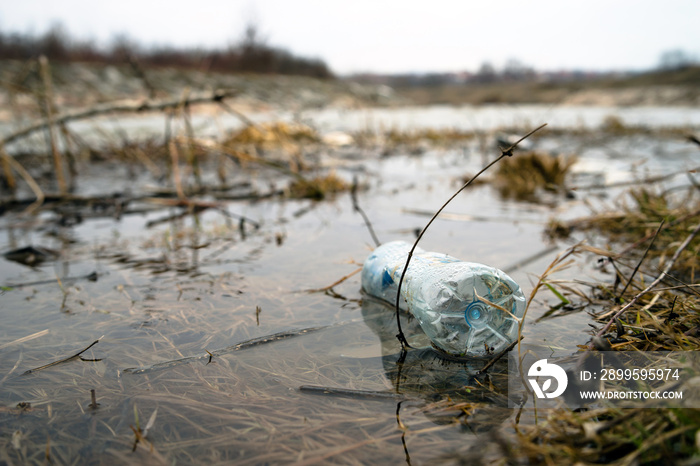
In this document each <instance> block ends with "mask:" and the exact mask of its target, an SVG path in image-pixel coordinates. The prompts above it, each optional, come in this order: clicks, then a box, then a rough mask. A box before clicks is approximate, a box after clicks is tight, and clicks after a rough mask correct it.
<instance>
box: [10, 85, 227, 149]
mask: <svg viewBox="0 0 700 466" xmlns="http://www.w3.org/2000/svg"><path fill="white" fill-rule="evenodd" d="M236 94H237V92H234V91H216V92H213V93H209V94H203V95H198V96H191V97H188V99H187V101H186V102H185V104H187V105H192V104H199V103H204V102H223V100H224V99H226V98H228V97H232V96H234V95H236ZM182 104H183V101H182V99H181V98H178V99H175V100H166V101H155V102H153V101H145V102H137V103H133V102H116V103H109V104H101V105H96V106H94V107H91V108H88V109H85V110H79V111H76V112H68V113H64V114H61V115H57V116H56V117H55V118H54V120H53V123H54V124H63V123H68V122H70V121H76V120H84V119H86V118H90V117H94V116H98V115H104V114H107V113H139V112H147V111H164V110H168V109H173V108H177V107H179V106H181V105H182ZM47 126H48V123H47V122H46V121H45V120H42V121H40V122H38V123H34V124H32V125H30V126H27V127H25V128H22V129H20V130H18V131H15V132H14V133H11V134H9V135H7V136H5V137H3V138H2V139H0V143H2V144H9V143H11V142H14V141H16V140H18V139H22V138H24V137H27V136H28V135H30V134H32V133H35V132H36V131H39V130H41V129H44V128H46V127H47Z"/></svg>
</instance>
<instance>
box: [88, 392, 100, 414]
mask: <svg viewBox="0 0 700 466" xmlns="http://www.w3.org/2000/svg"><path fill="white" fill-rule="evenodd" d="M90 400H91V401H90V409H92V410H95V409H97V407H98V406H99V403H98V402H97V395H96V394H95V389H94V388H91V389H90Z"/></svg>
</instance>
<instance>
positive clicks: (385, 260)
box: [362, 241, 525, 356]
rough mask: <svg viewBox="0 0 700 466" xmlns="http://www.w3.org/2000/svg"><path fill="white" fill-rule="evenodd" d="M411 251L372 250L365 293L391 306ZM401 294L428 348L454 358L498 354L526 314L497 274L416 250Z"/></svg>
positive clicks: (393, 245) (508, 282)
mask: <svg viewBox="0 0 700 466" xmlns="http://www.w3.org/2000/svg"><path fill="white" fill-rule="evenodd" d="M410 250H411V245H410V244H408V243H406V242H403V241H393V242H390V243H385V244H383V245H381V246H379V247H378V248H377V249H375V250H374V251H373V252H372V254H370V256H369V257H368V258H367V260H366V261H365V263H364V265H363V267H362V287H363V289H364V290H365V292H367V293H369V294H370V295H372V296H374V297H377V298H381V299H383V300H385V301H388V302H390V303H391V304H394V303H395V302H396V293H397V291H398V284H399V280H400V279H401V273H402V272H403V269H404V266H405V264H406V258H407V257H408V253H409V251H410ZM401 295H402V297H403V298H404V299H401V300H400V306H401V308H402V309H404V310H406V309H407V310H408V311H409V312H410V313H411V314H412V315H413V316H414V317H415V318H416V319H417V320H418V322H419V323H420V326H421V328H422V329H423V331H424V332H425V333H426V335H427V336H428V337H429V338H430V340H431V342H432V343H433V345H434V346H435V347H437V348H438V349H440V350H442V351H444V352H446V353H449V354H451V355H455V356H487V355H490V354H496V353H498V352H500V351H502V350H503V349H505V348H506V347H507V346H508V345H510V344H511V343H512V342H513V341H515V339H516V338H517V334H518V323H519V320H520V319H521V318H522V316H523V314H524V312H525V296H523V293H522V291H521V290H520V286H518V284H517V283H515V281H513V279H512V278H510V277H509V276H508V275H506V274H505V273H504V272H502V271H501V270H498V269H495V268H493V267H489V266H486V265H483V264H477V263H473V262H464V261H461V260H459V259H457V258H455V257H452V256H448V255H447V254H441V253H436V252H426V251H424V250H422V249H420V248H416V249H415V251H414V252H413V256H412V257H411V262H410V264H409V266H408V270H407V271H406V276H405V277H404V279H403V283H402V285H401ZM479 297H481V298H483V299H484V300H486V301H489V302H490V303H492V304H495V306H491V305H489V304H487V303H486V302H484V301H483V300H480V299H479Z"/></svg>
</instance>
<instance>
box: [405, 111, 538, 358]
mask: <svg viewBox="0 0 700 466" xmlns="http://www.w3.org/2000/svg"><path fill="white" fill-rule="evenodd" d="M545 126H547V123H544V124H543V125H540V126H538V127H537V128H535V129H533V130H532V131H530V132H529V133H527V134H526V135H525V136H523V137H521V138H520V139H518V140H517V141H516V142H515V143H514V144H513V145H511V146H510V147H508V148H507V149H501V155H500V156H499V157H498V158H497V159H496V160H494V161H493V162H491V163H489V164H488V165H486V166H485V167H484V168H482V169H481V171H479V173H477V174H476V175H474V176H473V177H472V178H471V179H470V180H469V181H467V182H466V183H464V185H463V186H462V187H461V188H459V189H458V190H457V192H456V193H454V194H453V195H452V197H450V198H449V199H448V200H447V202H445V203H444V204H443V205H442V207H440V208H439V209H438V210H437V212H435V214H434V215H433V216H432V218H431V219H430V220H429V221H428V223H427V224H426V225H425V227H423V229H422V230H421V232H420V233H419V234H418V238H416V241H415V242H414V243H413V246H412V247H411V250H410V251H409V252H408V257H406V264H405V265H404V267H403V271H402V272H401V277H400V278H399V285H398V287H397V290H396V303H395V309H396V323H397V326H398V329H399V333H398V334H397V335H396V338H398V339H399V341H400V342H401V347H402V348H406V347H408V348H410V347H411V345H409V344H408V341H407V340H406V337H405V335H404V334H403V330H402V329H401V317H400V311H399V304H400V303H401V285H402V284H403V277H404V276H405V275H406V270H408V265H409V264H410V262H411V258H412V257H413V252H414V251H415V250H416V247H418V243H419V242H420V240H421V238H423V235H424V234H425V232H426V231H427V230H428V228H429V227H430V225H432V223H433V221H435V219H436V218H437V217H438V216H439V215H440V213H441V212H442V211H443V210H444V209H445V207H447V204H449V203H450V202H452V200H453V199H454V198H455V197H457V195H458V194H459V193H461V192H462V191H464V190H465V189H466V188H467V186H469V185H470V184H472V182H474V180H476V179H477V178H478V177H479V176H481V174H482V173H484V172H485V171H486V170H488V169H489V168H491V167H492V166H494V165H496V164H497V163H498V162H500V161H501V159H503V158H504V157H510V156H512V155H513V150H514V149H515V148H516V147H517V145H518V144H520V143H521V142H522V141H524V140H525V139H527V138H528V137H530V136H532V135H533V134H535V133H536V132H537V131H539V130H541V129H542V128H544V127H545Z"/></svg>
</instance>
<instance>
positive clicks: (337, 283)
mask: <svg viewBox="0 0 700 466" xmlns="http://www.w3.org/2000/svg"><path fill="white" fill-rule="evenodd" d="M359 272H362V267H360V268H359V269H355V270H353V271H352V272H350V273H349V274H347V275H345V276H344V277H343V278H341V279H339V280H336V281H335V282H333V283H331V284H330V285H328V286H324V287H323V288H316V289H314V290H306V291H307V293H320V292H326V291H330V290H332V289H333V288H334V287H336V286H338V285H340V284H341V283H343V282H344V281H345V280H347V279H348V278H350V277H352V276H353V275H356V274H358V273H359Z"/></svg>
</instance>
